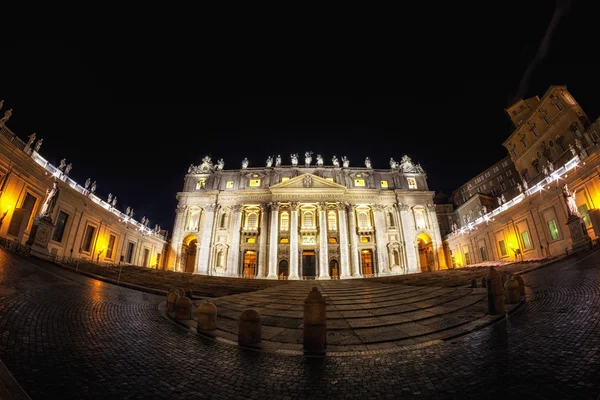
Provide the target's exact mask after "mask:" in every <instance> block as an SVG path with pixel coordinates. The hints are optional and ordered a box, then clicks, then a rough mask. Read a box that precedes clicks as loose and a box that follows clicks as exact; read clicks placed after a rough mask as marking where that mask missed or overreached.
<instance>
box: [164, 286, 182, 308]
mask: <svg viewBox="0 0 600 400" xmlns="http://www.w3.org/2000/svg"><path fill="white" fill-rule="evenodd" d="M179 297H181V296H179V293H177V292H176V291H175V292H169V294H168V295H167V312H170V313H172V312H173V311H175V303H176V302H177V299H179Z"/></svg>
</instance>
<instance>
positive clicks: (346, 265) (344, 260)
mask: <svg viewBox="0 0 600 400" xmlns="http://www.w3.org/2000/svg"><path fill="white" fill-rule="evenodd" d="M338 207H339V208H338V216H339V219H340V228H339V229H340V270H341V271H340V279H346V278H349V277H350V258H349V254H348V246H349V244H348V227H347V225H346V224H347V222H346V212H347V210H348V205H347V204H345V203H342V204H339V205H338Z"/></svg>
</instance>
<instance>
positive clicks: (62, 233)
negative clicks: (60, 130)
mask: <svg viewBox="0 0 600 400" xmlns="http://www.w3.org/2000/svg"><path fill="white" fill-rule="evenodd" d="M2 105H3V101H0V108H2ZM11 115H12V109H8V110H6V111H5V112H4V116H3V117H2V118H0V244H2V245H3V246H9V247H10V248H17V247H23V248H28V249H29V250H30V251H31V254H32V255H34V256H40V257H43V258H47V259H53V260H58V261H67V262H70V261H74V260H83V261H92V262H96V263H104V264H119V263H120V264H121V265H138V266H144V267H150V268H164V267H165V264H164V262H165V260H166V259H167V256H166V254H165V251H167V250H168V248H169V247H168V245H167V232H166V231H164V230H162V229H160V227H159V226H158V225H155V226H154V228H151V227H149V226H148V225H149V221H148V219H147V218H146V217H145V216H143V217H142V219H141V221H137V220H136V219H134V218H133V210H132V209H131V207H127V209H126V210H125V211H124V212H123V211H121V210H119V208H121V205H117V197H116V196H113V195H112V194H109V196H108V198H104V199H103V198H100V197H99V196H98V195H97V194H96V193H95V190H96V182H95V181H93V182H92V181H91V180H88V181H87V182H85V183H84V184H83V185H81V184H79V183H77V182H75V181H74V180H73V179H71V178H70V177H69V174H70V172H71V169H72V165H71V163H68V162H67V160H66V159H63V160H62V161H61V163H60V165H58V166H55V165H53V164H52V163H50V162H49V161H48V160H46V159H45V158H44V157H43V156H42V155H41V154H40V151H41V149H42V144H43V138H41V137H36V134H35V133H32V134H31V135H29V137H28V140H27V141H24V140H22V139H21V138H20V137H18V136H17V135H16V134H15V133H14V132H12V131H11V130H10V129H9V127H8V126H7V125H6V123H7V122H8V121H9V119H10V116H11ZM101 184H102V183H100V185H101ZM50 189H53V190H50ZM34 236H35V237H36V238H37V239H36V242H35V243H33V245H32V241H33V237H34ZM38 242H39V243H41V244H39V243H38Z"/></svg>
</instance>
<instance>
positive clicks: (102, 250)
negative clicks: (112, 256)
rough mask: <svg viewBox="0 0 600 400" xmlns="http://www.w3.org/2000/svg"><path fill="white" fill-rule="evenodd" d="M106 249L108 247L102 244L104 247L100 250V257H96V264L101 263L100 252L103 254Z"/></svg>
mask: <svg viewBox="0 0 600 400" xmlns="http://www.w3.org/2000/svg"><path fill="white" fill-rule="evenodd" d="M105 249H106V246H102V249H101V250H100V251H99V252H98V257H96V264H99V263H100V254H102V253H103V252H104V250H105Z"/></svg>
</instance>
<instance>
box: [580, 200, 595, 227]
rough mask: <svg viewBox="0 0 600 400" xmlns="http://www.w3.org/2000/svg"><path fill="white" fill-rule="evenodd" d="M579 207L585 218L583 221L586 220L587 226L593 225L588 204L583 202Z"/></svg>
mask: <svg viewBox="0 0 600 400" xmlns="http://www.w3.org/2000/svg"><path fill="white" fill-rule="evenodd" d="M577 208H578V209H579V213H580V214H581V217H582V218H583V222H585V226H592V221H591V220H590V213H589V212H588V208H587V205H585V204H582V205H580V206H579V207H577Z"/></svg>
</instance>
